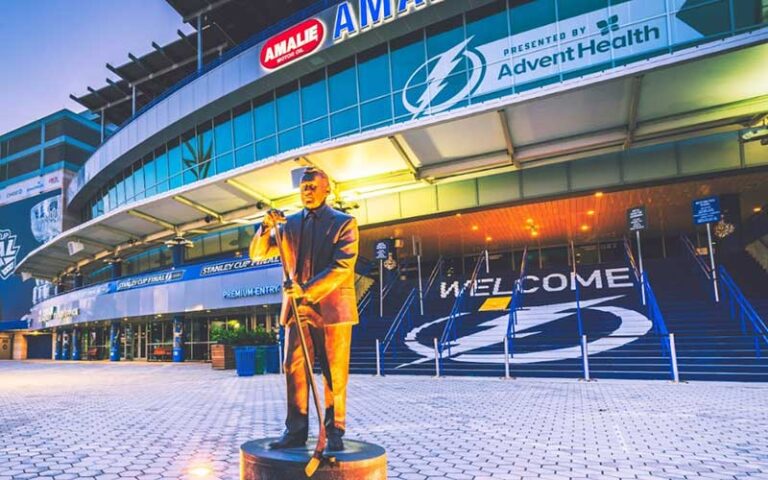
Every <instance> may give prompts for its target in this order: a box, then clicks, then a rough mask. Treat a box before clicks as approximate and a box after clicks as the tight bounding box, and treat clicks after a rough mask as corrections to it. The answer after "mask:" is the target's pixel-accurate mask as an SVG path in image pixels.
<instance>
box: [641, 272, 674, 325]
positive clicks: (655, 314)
mask: <svg viewBox="0 0 768 480" xmlns="http://www.w3.org/2000/svg"><path fill="white" fill-rule="evenodd" d="M642 278H643V288H644V289H645V295H646V298H647V304H648V316H649V317H650V320H651V323H652V324H653V328H654V330H655V331H656V333H657V334H658V335H669V330H668V329H667V324H666V322H665V321H664V315H663V314H662V313H661V308H660V307H659V302H658V301H657V300H656V294H654V293H653V288H652V287H651V282H649V281H648V274H647V273H645V272H643V277H642Z"/></svg>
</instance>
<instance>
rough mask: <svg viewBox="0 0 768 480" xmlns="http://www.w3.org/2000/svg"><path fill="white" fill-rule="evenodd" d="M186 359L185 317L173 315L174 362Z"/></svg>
mask: <svg viewBox="0 0 768 480" xmlns="http://www.w3.org/2000/svg"><path fill="white" fill-rule="evenodd" d="M183 361H184V317H182V316H176V317H173V362H174V363H179V362H183Z"/></svg>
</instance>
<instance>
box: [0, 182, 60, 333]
mask: <svg viewBox="0 0 768 480" xmlns="http://www.w3.org/2000/svg"><path fill="white" fill-rule="evenodd" d="M59 233H61V190H54V191H52V192H48V193H44V194H41V195H37V196H35V197H32V198H27V199H24V200H21V201H18V202H15V203H11V204H7V205H3V206H1V207H0V321H19V320H21V319H23V318H24V317H25V316H26V315H27V314H28V313H29V311H30V309H31V308H32V305H33V304H35V303H37V302H40V301H42V300H44V299H45V298H47V297H48V296H50V295H51V294H52V293H53V286H52V285H51V284H50V283H49V282H46V281H44V280H34V279H30V280H27V281H26V282H25V281H22V279H21V277H20V276H18V275H15V274H14V270H15V269H16V265H18V263H19V262H20V261H21V260H22V259H23V258H24V257H25V256H26V255H27V254H28V253H29V252H31V251H32V250H34V249H36V248H37V247H39V246H40V245H42V244H43V242H46V241H48V240H50V239H51V238H53V237H55V236H56V235H58V234H59Z"/></svg>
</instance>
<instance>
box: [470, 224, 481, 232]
mask: <svg viewBox="0 0 768 480" xmlns="http://www.w3.org/2000/svg"><path fill="white" fill-rule="evenodd" d="M479 229H480V227H478V226H477V225H472V231H473V232H476V231H478V230H479Z"/></svg>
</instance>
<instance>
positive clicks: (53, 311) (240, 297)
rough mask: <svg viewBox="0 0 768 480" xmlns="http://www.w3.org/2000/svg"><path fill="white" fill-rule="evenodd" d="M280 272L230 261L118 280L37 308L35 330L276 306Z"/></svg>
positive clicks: (274, 267) (275, 268) (33, 315)
mask: <svg viewBox="0 0 768 480" xmlns="http://www.w3.org/2000/svg"><path fill="white" fill-rule="evenodd" d="M281 285H282V272H281V270H280V268H278V265H277V264H275V263H274V262H270V263H268V264H265V265H253V264H251V262H250V260H246V259H234V260H223V261H218V262H211V263H205V264H199V265H184V266H182V267H179V268H176V269H170V270H165V271H161V272H153V273H148V274H143V275H138V276H134V277H126V278H121V279H119V280H115V281H111V282H107V283H104V284H100V285H96V286H92V287H87V288H83V289H80V290H75V291H72V292H68V293H65V294H62V295H58V296H56V297H54V298H51V299H48V300H46V301H43V302H41V303H39V304H38V305H36V306H35V307H34V308H33V309H32V312H31V324H30V328H31V329H33V330H37V329H45V328H51V327H59V326H65V325H72V324H78V323H84V322H93V321H102V320H112V319H123V318H133V317H142V316H148V317H152V316H154V315H158V314H174V313H181V314H183V313H185V312H204V311H206V310H215V309H226V308H236V307H251V306H258V305H267V304H279V303H280V302H281V298H282V293H281Z"/></svg>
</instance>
